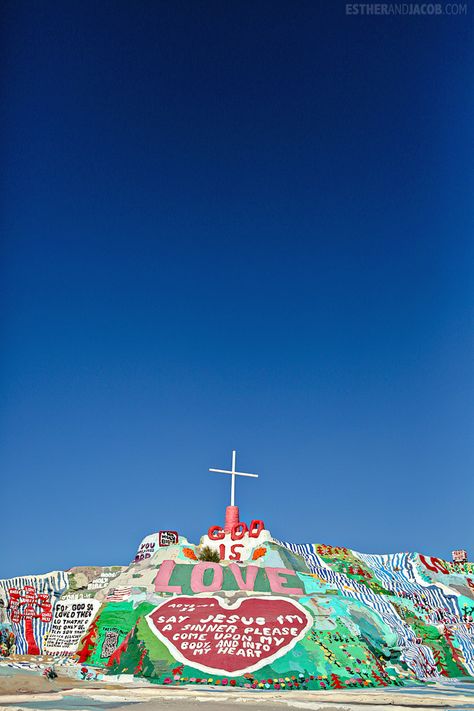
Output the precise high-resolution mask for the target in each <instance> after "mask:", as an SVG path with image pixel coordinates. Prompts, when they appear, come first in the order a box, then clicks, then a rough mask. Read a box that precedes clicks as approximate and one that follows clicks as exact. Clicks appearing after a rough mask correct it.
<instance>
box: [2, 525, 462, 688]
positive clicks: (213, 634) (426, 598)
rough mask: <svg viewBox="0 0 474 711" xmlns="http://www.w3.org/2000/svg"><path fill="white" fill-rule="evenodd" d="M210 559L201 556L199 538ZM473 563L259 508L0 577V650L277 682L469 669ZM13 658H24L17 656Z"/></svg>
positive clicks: (354, 683) (372, 679) (174, 677)
mask: <svg viewBox="0 0 474 711" xmlns="http://www.w3.org/2000/svg"><path fill="white" fill-rule="evenodd" d="M205 547H207V550H206V554H207V557H208V558H209V557H210V552H209V549H212V550H213V551H214V556H217V557H218V558H220V562H213V561H211V560H200V558H201V556H202V555H203V550H204V548H205ZM473 616H474V565H473V564H472V563H452V562H447V561H444V560H440V559H438V558H433V557H428V556H423V555H419V554H417V553H399V554H394V555H370V554H362V553H357V552H356V551H352V550H349V549H347V548H334V547H331V546H328V545H318V544H292V543H287V542H283V541H278V540H276V539H274V538H272V536H271V534H270V532H269V531H267V530H265V529H264V527H263V524H262V523H261V522H258V521H254V522H252V523H251V524H250V525H249V527H248V528H247V526H246V525H245V524H242V523H237V525H234V527H233V528H232V530H231V531H227V532H226V531H224V530H221V529H220V528H219V527H212V528H211V529H209V533H208V535H206V536H203V538H202V539H201V543H200V545H194V544H190V543H188V541H187V540H186V539H185V538H183V537H181V536H178V535H177V534H176V533H175V532H173V531H161V532H159V533H156V534H152V535H150V536H147V537H146V538H145V539H144V540H143V542H142V543H141V544H140V546H139V549H138V551H137V555H136V557H135V559H134V561H133V562H132V563H131V564H130V565H126V566H119V567H108V568H103V567H77V568H72V569H71V570H68V571H60V572H54V573H48V574H46V575H36V576H25V577H21V578H13V579H9V580H0V649H1V654H2V655H3V656H10V657H13V658H15V657H16V658H19V655H47V658H48V659H53V660H54V659H56V660H63V661H64V660H65V658H68V663H70V664H73V663H75V664H77V668H78V670H81V672H80V673H82V675H83V677H84V678H88V677H90V676H91V672H92V674H97V672H98V671H99V672H100V673H101V674H111V675H117V674H126V675H134V676H135V677H144V678H146V679H148V680H149V681H151V682H153V683H158V684H174V685H180V684H213V685H222V686H225V685H229V686H240V687H242V686H244V687H250V688H260V689H262V688H270V687H271V688H276V689H301V688H304V689H334V688H335V689H339V688H353V687H370V686H388V685H404V684H406V683H410V682H413V681H417V680H418V681H425V680H432V679H435V678H437V677H441V676H444V677H468V676H474V624H473ZM20 658H21V657H20Z"/></svg>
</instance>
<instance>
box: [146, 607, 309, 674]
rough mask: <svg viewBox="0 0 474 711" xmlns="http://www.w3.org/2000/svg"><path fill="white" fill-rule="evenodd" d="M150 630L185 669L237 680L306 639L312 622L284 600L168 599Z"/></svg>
mask: <svg viewBox="0 0 474 711" xmlns="http://www.w3.org/2000/svg"><path fill="white" fill-rule="evenodd" d="M147 620H148V624H149V625H150V628H151V629H152V631H153V632H154V633H155V634H156V635H157V637H158V638H159V639H161V641H162V642H164V643H165V644H166V646H167V647H168V649H169V650H170V652H171V653H172V654H173V656H174V657H175V658H176V659H177V660H178V661H180V662H183V663H184V664H189V665H190V666H192V667H195V668H197V669H202V670H204V671H211V672H215V673H218V674H228V675H229V676H237V675H239V674H241V673H242V672H251V671H255V670H256V669H259V668H260V667H263V666H265V664H270V663H271V662H272V661H273V660H274V659H278V657H281V656H282V655H283V654H286V652H288V650H289V649H291V648H292V647H293V646H294V645H295V644H296V642H298V640H300V639H301V638H302V637H304V634H305V632H306V631H307V630H308V629H309V627H311V625H312V623H313V620H312V618H311V616H310V615H309V613H308V612H307V611H306V610H305V608H304V607H303V606H302V605H300V604H299V603H297V602H296V601H293V600H289V599H288V598H284V597H273V596H272V597H245V598H242V599H240V600H238V601H237V602H236V603H235V604H234V605H229V606H228V605H226V604H225V602H224V601H223V600H222V599H221V598H218V597H184V596H181V595H179V596H177V597H173V598H168V599H167V600H164V601H163V602H162V603H160V604H159V605H158V606H157V607H156V608H155V609H154V610H153V611H152V612H150V614H149V615H147Z"/></svg>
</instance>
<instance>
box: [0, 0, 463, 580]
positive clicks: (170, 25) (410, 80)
mask: <svg viewBox="0 0 474 711" xmlns="http://www.w3.org/2000/svg"><path fill="white" fill-rule="evenodd" d="M4 8H5V10H4V19H3V30H2V32H3V42H2V44H3V50H2V79H3V84H2V86H3V88H2V109H1V126H0V128H1V136H2V138H1V141H2V159H3V160H2V164H3V168H2V169H1V177H2V185H1V192H2V205H1V220H2V224H1V232H2V275H1V283H2V302H3V307H2V313H3V316H2V342H3V347H2V356H1V368H0V373H1V393H0V394H1V406H0V429H1V437H2V445H1V457H0V466H1V472H2V483H1V485H0V497H1V511H2V517H1V519H2V523H1V545H0V576H1V577H7V576H10V575H16V574H21V573H33V572H45V571H47V570H50V569H57V568H60V569H64V568H67V567H70V566H72V565H79V564H104V565H105V564H112V563H127V562H128V561H129V560H130V559H131V558H132V556H133V554H134V551H135V548H136V546H137V544H138V542H139V540H140V539H141V537H142V536H144V535H146V534H147V533H149V532H152V531H156V530H158V529H160V528H176V529H178V530H179V531H180V532H181V533H183V534H185V535H187V536H188V538H189V539H190V540H192V541H197V539H198V538H199V536H200V535H202V534H203V533H204V532H205V531H206V530H207V528H208V526H209V525H210V524H216V523H220V522H221V521H222V519H223V514H224V507H225V505H226V504H227V502H228V489H229V482H228V481H227V480H226V479H225V478H224V477H223V476H222V477H221V476H220V475H218V474H209V473H207V469H208V467H209V466H214V467H222V466H228V465H229V464H230V452H231V449H232V448H233V447H235V448H237V450H238V452H239V457H238V464H239V466H241V467H243V469H244V471H257V472H259V474H260V478H259V479H258V480H256V481H250V480H245V481H239V482H238V484H237V500H238V503H239V504H240V507H241V514H242V519H243V520H246V521H248V520H250V519H251V518H252V517H262V518H263V519H264V520H265V523H266V524H267V527H268V528H270V530H271V531H272V532H273V534H274V535H275V536H277V537H279V538H284V539H286V540H291V541H294V542H302V541H312V542H325V543H330V544H334V545H345V546H347V547H351V548H355V549H357V550H362V551H366V552H393V551H398V550H419V551H422V552H425V553H430V554H433V555H440V556H444V557H446V556H449V555H450V551H451V549H452V548H453V547H467V548H468V549H469V550H470V553H471V557H472V555H474V539H473V535H472V533H473V529H474V526H473V500H474V497H473V494H474V485H473V471H474V450H473V444H472V442H473V440H472V435H473V415H474V407H473V402H474V400H473V396H474V378H473V362H474V343H473V321H474V320H473V309H472V306H473V295H474V294H473V292H474V288H473V276H474V275H473V271H474V268H473V267H474V262H473V242H472V234H473V231H472V230H473V211H472V194H473V184H474V181H473V172H472V149H473V141H472V138H473V131H472V126H473V117H474V112H473V96H474V94H473V91H472V90H473V81H472V76H473V71H472V67H473V49H472V48H473V42H472V40H473V32H472V30H473V17H474V14H473V13H474V8H473V7H472V6H471V5H469V13H468V15H467V16H465V17H446V16H443V17H430V18H427V17H424V18H413V17H409V18H382V17H374V18H361V17H359V18H356V17H348V16H346V15H345V13H344V3H342V2H339V1H336V0H332V1H330V0H328V1H327V2H317V1H316V0H312V1H311V2H303V1H298V2H290V1H289V0H288V1H287V2H277V1H275V0H273V1H272V2H263V1H261V0H258V1H257V2H245V1H243V2H222V1H221V0H219V1H217V0H216V1H215V2H211V1H210V0H206V1H205V2H192V1H188V2H180V1H177V0H173V2H159V1H158V0H154V1H144V0H134V1H131V0H128V1H127V2H124V1H123V0H114V1H113V2H112V1H110V2H108V1H105V0H100V2H96V1H94V2H89V1H86V0H80V1H79V0H68V2H64V1H63V0H61V1H59V0H58V1H57V2H53V1H52V0H45V1H44V2H41V3H40V2H25V1H24V0H10V1H7V2H6V3H5V5H4Z"/></svg>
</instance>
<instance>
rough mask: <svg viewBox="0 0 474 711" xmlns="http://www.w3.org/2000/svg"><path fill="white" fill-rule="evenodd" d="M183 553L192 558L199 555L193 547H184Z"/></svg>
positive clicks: (195, 558) (194, 558)
mask: <svg viewBox="0 0 474 711" xmlns="http://www.w3.org/2000/svg"><path fill="white" fill-rule="evenodd" d="M183 555H184V556H185V557H186V558H190V560H197V555H196V553H195V552H194V551H193V549H192V548H183Z"/></svg>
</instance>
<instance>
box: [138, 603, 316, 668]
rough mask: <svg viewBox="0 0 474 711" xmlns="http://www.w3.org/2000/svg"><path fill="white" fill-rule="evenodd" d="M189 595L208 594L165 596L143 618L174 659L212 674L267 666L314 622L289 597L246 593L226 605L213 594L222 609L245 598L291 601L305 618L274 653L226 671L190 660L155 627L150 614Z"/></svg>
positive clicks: (230, 607) (283, 652)
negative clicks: (239, 667)
mask: <svg viewBox="0 0 474 711" xmlns="http://www.w3.org/2000/svg"><path fill="white" fill-rule="evenodd" d="M190 597H196V599H197V600H198V599H202V598H209V597H210V596H209V595H202V597H201V596H200V595H196V596H190V595H172V596H170V597H167V598H165V599H164V600H162V601H161V602H159V603H158V604H157V605H156V606H155V607H154V608H153V610H151V612H149V613H148V615H145V619H146V621H147V623H148V626H149V628H150V630H151V631H152V632H153V634H154V635H156V637H158V639H159V640H160V641H161V642H163V644H164V645H165V647H166V648H167V649H168V651H169V652H170V653H171V654H172V655H173V657H174V658H175V659H176V661H178V662H181V663H182V664H186V665H187V666H189V667H193V668H194V669H200V670H201V671H205V672H211V673H213V674H222V675H223V676H242V675H243V674H247V673H249V672H253V671H257V669H261V668H262V667H264V666H267V664H271V663H272V662H274V661H275V660H276V659H279V658H280V657H283V656H284V655H285V654H287V653H288V652H289V651H290V650H291V649H293V647H294V646H295V645H296V643H297V642H299V641H300V640H301V639H303V637H304V636H305V634H306V632H307V631H308V630H309V629H310V628H311V627H312V626H313V624H314V619H313V617H312V615H311V613H310V611H309V610H308V609H306V608H305V607H304V606H303V605H301V603H299V602H298V601H297V600H293V599H291V598H289V597H283V596H279V595H271V596H265V595H248V596H245V597H241V598H239V599H238V600H237V601H236V602H235V603H233V604H232V605H228V604H227V602H226V600H225V598H222V597H220V596H219V595H213V596H212V598H213V599H215V600H217V601H218V602H219V605H220V606H221V607H222V608H223V609H224V610H237V609H238V608H239V607H240V606H241V604H242V603H244V602H245V601H246V600H267V601H268V600H283V601H284V602H286V603H291V604H292V605H293V606H294V607H295V608H296V610H298V612H300V613H301V614H302V615H303V617H304V618H305V619H306V620H307V623H306V625H305V626H304V627H303V628H302V630H301V632H300V633H299V634H298V635H297V636H296V637H292V639H291V641H290V642H289V643H288V644H287V645H286V646H285V647H283V648H280V649H279V650H278V651H277V652H275V653H274V654H272V655H270V656H268V657H265V658H264V659H259V660H258V661H256V662H255V664H251V665H250V666H246V667H244V668H242V669H238V670H235V671H228V670H227V669H219V668H217V667H210V666H207V665H206V664H200V663H199V662H198V661H191V660H190V659H188V658H187V657H185V656H184V655H183V654H181V652H180V651H179V650H178V649H177V648H176V647H175V645H174V644H173V641H172V640H170V639H168V637H166V636H165V635H163V634H162V633H161V632H160V630H159V629H158V628H157V627H156V625H155V623H154V621H153V619H152V617H151V616H152V615H154V614H155V613H156V611H157V610H158V609H159V608H160V607H161V606H162V605H165V604H168V603H170V602H171V601H174V600H180V599H182V598H184V599H187V600H189V598H190Z"/></svg>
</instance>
